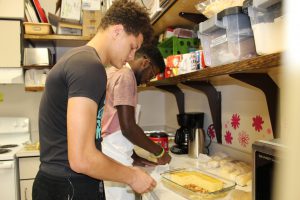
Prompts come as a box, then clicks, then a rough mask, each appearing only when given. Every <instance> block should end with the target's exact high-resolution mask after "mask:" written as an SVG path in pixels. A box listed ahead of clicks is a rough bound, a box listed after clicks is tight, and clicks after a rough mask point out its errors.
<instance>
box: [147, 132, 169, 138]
mask: <svg viewBox="0 0 300 200" xmlns="http://www.w3.org/2000/svg"><path fill="white" fill-rule="evenodd" d="M149 137H153V138H165V137H168V134H166V133H164V132H155V133H150V135H149Z"/></svg>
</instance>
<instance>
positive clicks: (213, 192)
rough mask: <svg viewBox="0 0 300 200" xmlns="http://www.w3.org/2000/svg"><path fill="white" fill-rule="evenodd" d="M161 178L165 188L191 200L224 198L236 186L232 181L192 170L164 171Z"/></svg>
mask: <svg viewBox="0 0 300 200" xmlns="http://www.w3.org/2000/svg"><path fill="white" fill-rule="evenodd" d="M161 177H162V182H163V184H164V185H165V186H166V187H167V188H169V189H170V190H172V191H174V192H176V193H177V194H179V195H181V196H183V197H185V198H187V199H191V200H200V199H201V200H203V199H214V198H220V197H224V196H226V194H227V192H229V191H230V190H232V189H234V188H235V185H236V184H235V182H234V181H230V180H227V179H224V178H221V177H218V176H216V175H213V174H210V173H208V172H204V171H201V170H199V169H193V168H187V169H176V170H170V171H166V172H164V173H162V174H161ZM205 188H206V189H205Z"/></svg>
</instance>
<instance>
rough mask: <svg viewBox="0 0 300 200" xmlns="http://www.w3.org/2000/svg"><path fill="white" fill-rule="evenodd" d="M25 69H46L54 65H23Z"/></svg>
mask: <svg viewBox="0 0 300 200" xmlns="http://www.w3.org/2000/svg"><path fill="white" fill-rule="evenodd" d="M22 67H23V69H45V68H48V69H49V68H52V67H53V65H29V66H22Z"/></svg>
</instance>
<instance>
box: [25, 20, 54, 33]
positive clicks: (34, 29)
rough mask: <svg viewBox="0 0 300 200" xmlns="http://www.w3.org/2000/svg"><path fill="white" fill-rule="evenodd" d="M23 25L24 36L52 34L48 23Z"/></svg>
mask: <svg viewBox="0 0 300 200" xmlns="http://www.w3.org/2000/svg"><path fill="white" fill-rule="evenodd" d="M23 24H24V27H25V33H26V34H35V35H48V34H51V33H52V29H51V25H50V24H49V23H32V22H24V23H23Z"/></svg>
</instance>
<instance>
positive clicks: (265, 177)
mask: <svg viewBox="0 0 300 200" xmlns="http://www.w3.org/2000/svg"><path fill="white" fill-rule="evenodd" d="M252 149H253V151H252V152H253V162H254V163H253V168H254V171H253V180H252V181H253V182H252V183H253V185H252V199H253V200H273V199H274V198H273V188H274V186H275V170H276V169H277V167H278V166H279V165H280V164H281V163H282V161H283V158H284V157H283V156H282V154H283V153H284V151H285V149H286V146H285V145H283V144H282V143H281V140H280V139H274V140H271V141H264V140H259V141H256V142H254V143H253V145H252Z"/></svg>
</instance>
